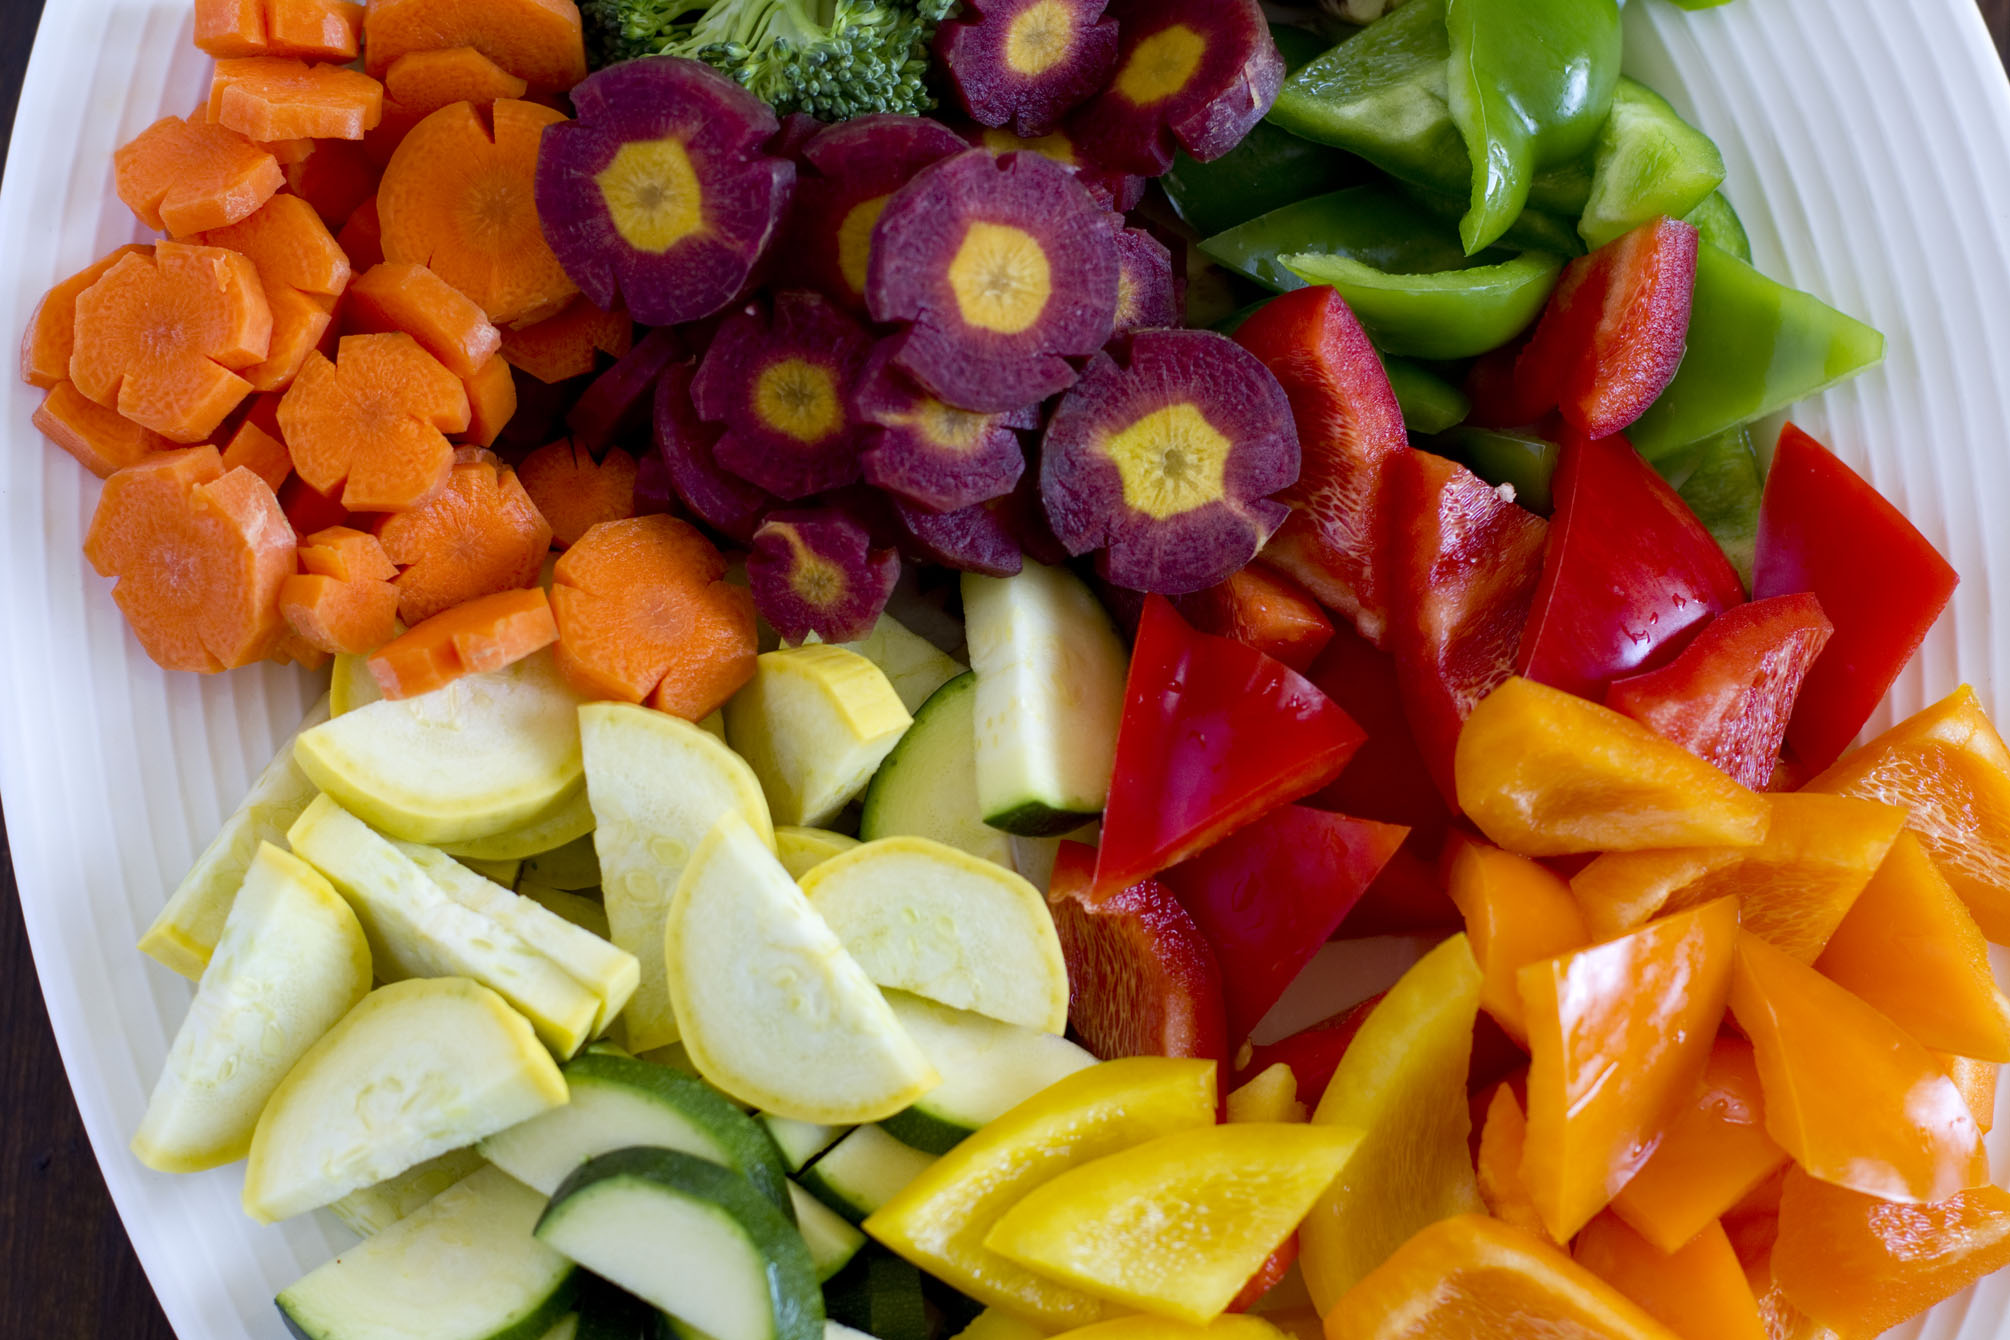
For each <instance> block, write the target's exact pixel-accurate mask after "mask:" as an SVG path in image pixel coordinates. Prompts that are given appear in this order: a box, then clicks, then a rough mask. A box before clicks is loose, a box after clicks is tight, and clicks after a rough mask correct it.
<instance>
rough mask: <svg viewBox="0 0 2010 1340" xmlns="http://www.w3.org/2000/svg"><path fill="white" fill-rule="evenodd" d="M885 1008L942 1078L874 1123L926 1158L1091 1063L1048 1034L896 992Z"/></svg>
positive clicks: (1092, 1060) (1078, 1049) (1078, 1050)
mask: <svg viewBox="0 0 2010 1340" xmlns="http://www.w3.org/2000/svg"><path fill="white" fill-rule="evenodd" d="M886 1003H887V1004H889V1005H891V1006H893V1014H894V1017H895V1018H896V1019H898V1020H900V1025H901V1027H902V1028H905V1029H906V1030H907V1035H908V1036H909V1037H911V1038H913V1039H914V1045H915V1046H917V1047H919V1048H921V1054H922V1055H924V1056H926V1057H927V1058H928V1060H929V1063H930V1064H931V1065H933V1066H934V1067H935V1068H936V1070H937V1071H938V1072H940V1073H941V1075H942V1083H941V1084H940V1085H938V1086H937V1087H935V1088H933V1089H931V1090H929V1091H928V1092H927V1093H925V1094H923V1095H922V1096H921V1097H920V1098H917V1099H916V1100H915V1102H914V1105H913V1106H912V1107H910V1108H908V1109H907V1110H906V1111H905V1112H896V1113H894V1114H893V1115H892V1116H890V1117H888V1118H887V1119H886V1120H885V1121H883V1122H881V1123H880V1125H881V1126H882V1127H884V1128H885V1130H886V1133H887V1134H889V1135H891V1136H893V1137H895V1138H896V1139H898V1140H899V1141H901V1142H902V1143H903V1144H908V1145H912V1146H913V1147H914V1148H916V1149H921V1150H926V1151H927V1152H928V1153H930V1154H947V1153H948V1152H949V1151H950V1150H952V1149H954V1148H955V1147H956V1146H957V1145H958V1144H960V1143H961V1142H962V1141H963V1140H964V1138H965V1137H967V1136H969V1135H970V1134H971V1133H972V1132H973V1131H975V1130H977V1128H978V1127H980V1126H982V1125H984V1124H985V1123H986V1122H989V1121H992V1120H994V1119H995V1118H997V1117H1000V1116H1003V1115H1004V1114H1005V1113H1006V1112H1008V1111H1010V1110H1011V1109H1013V1108H1015V1107H1017V1106H1018V1105H1019V1104H1021V1103H1023V1102H1025V1101H1026V1100H1027V1099H1028V1098H1031V1097H1032V1096H1033V1095H1034V1094H1036V1093H1038V1092H1040V1090H1042V1089H1044V1088H1046V1087H1047V1086H1048V1085H1049V1084H1052V1083H1054V1082H1055V1081H1056V1080H1060V1079H1064V1078H1066V1077H1067V1076H1069V1075H1072V1074H1074V1073H1075V1072H1076V1071H1077V1070H1086V1069H1088V1068H1089V1067H1090V1066H1092V1065H1094V1064H1095V1063H1096V1058H1095V1057H1094V1056H1092V1055H1090V1054H1089V1053H1088V1052H1087V1051H1085V1050H1084V1049H1083V1048H1081V1047H1078V1046H1076V1045H1075V1044H1074V1043H1072V1042H1070V1041H1068V1040H1067V1039H1066V1038H1064V1037H1057V1036H1055V1035H1054V1034H1052V1033H1042V1032H1040V1031H1038V1030H1037V1029H1032V1028H1022V1027H1020V1026H1018V1025H1017V1024H1008V1023H1004V1022H1002V1021H1001V1020H997V1019H989V1018H986V1017H985V1016H984V1015H981V1014H972V1013H970V1012H969V1011H967V1010H952V1009H950V1008H949V1007H948V1006H947V1005H938V1004H936V1003H935V1002H934V1001H932V1000H924V999H922V998H921V997H919V996H910V995H908V994H906V993H905V992H901V991H889V992H887V995H886Z"/></svg>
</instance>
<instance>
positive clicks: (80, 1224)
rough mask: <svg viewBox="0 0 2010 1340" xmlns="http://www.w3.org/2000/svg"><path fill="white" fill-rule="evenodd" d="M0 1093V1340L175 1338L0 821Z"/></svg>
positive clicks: (9, 5)
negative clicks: (38, 958)
mask: <svg viewBox="0 0 2010 1340" xmlns="http://www.w3.org/2000/svg"><path fill="white" fill-rule="evenodd" d="M1638 2H1640V3H1644V2H1645V0H1638ZM1751 2H1752V0H1747V3H1751ZM1977 3H1978V4H1980V5H1981V7H1982V12H1983V13H1984V14H1985V15H1986V16H1987V17H1988V19H1989V27H1990V30H1991V31H1992V32H1993V33H1995V35H1996V46H1997V49H1998V50H1999V51H2005V52H2006V53H2010V0H1977ZM41 10H42V0H0V143H4V141H5V137H6V134H7V132H8V131H9V130H11V128H12V126H13V122H14V100H15V97H16V96H17V95H18V94H19V92H20V88H21V74H22V71H23V69H24V68H25V67H26V65H27V63H28V49H29V47H30V46H31V45H32V43H33V41H34V37H35V23H36V20H37V18H38V16H39V15H40V14H41ZM9 338H12V337H11V336H9ZM0 1094H4V1095H5V1096H6V1106H5V1108H4V1116H0V1337H6V1340H15V1337H21V1338H22V1340H26V1338H27V1337H31V1336H34V1337H43V1336H46V1337H60V1336H74V1337H78V1338H79V1340H82V1338H83V1337H93V1338H94V1340H95V1338H96V1337H103V1340H175V1338H174V1332H173V1331H172V1330H171V1329H169V1327H168V1324H167V1319H166V1318H165V1317H163V1316H162V1315H161V1310H160V1306H159V1305H158V1304H157V1303H155V1302H154V1296H153V1291H152V1290H151V1289H150V1288H148V1286H147V1279H146V1275H145V1274H144V1273H142V1272H141V1270H140V1267H139V1262H138V1261H137V1260H135V1259H134V1257H133V1249H132V1246H131V1244H130V1243H129V1242H127V1240H126V1234H125V1230H124V1229H123V1228H122V1227H121V1226H120V1224H119V1216H118V1213H117V1212H116V1211H115V1210H113V1209H112V1203H111V1200H110V1199H109V1198H108V1197H107V1196H106V1195H105V1183H104V1179H103V1178H102V1177H100V1176H99V1174H98V1165H97V1160H96V1159H94V1158H93V1157H92V1155H91V1146H90V1143H89V1142H88V1141H87V1140H85V1138H84V1129H83V1127H82V1126H81V1125H80V1124H79V1123H78V1121H77V1108H76V1104H75V1103H74V1102H72V1101H71V1099H70V1086H69V1082H68V1081H67V1080H66V1079H64V1077H63V1063H62V1061H61V1060H59V1059H58V1058H57V1055H56V1043H55V1039H54V1038H53V1037H52V1036H51V1035H50V1032H49V1020H48V1016H47V1015H46V1014H45V1013H44V1012H43V1009H42V993H41V990H40V988H39V987H38V986H37V984H36V981H35V966H34V963H33V962H32V961H31V960H30V958H29V956H28V940H27V936H26V935H25V934H24V933H23V931H22V926H21V909H20V904H19V901H18V899H17V896H16V893H15V889H14V869H13V866H12V864H11V863H10V862H9V861H8V859H7V838H6V833H5V831H4V817H0ZM184 1340H202V1338H201V1337H198V1336H190V1337H184Z"/></svg>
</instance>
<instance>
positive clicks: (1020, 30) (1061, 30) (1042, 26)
mask: <svg viewBox="0 0 2010 1340" xmlns="http://www.w3.org/2000/svg"><path fill="white" fill-rule="evenodd" d="M1074 48H1075V16H1074V15H1073V14H1072V13H1071V12H1069V9H1068V7H1067V6H1066V5H1064V4H1062V3H1061V2H1060V0H1040V3H1039V4H1037V5H1034V6H1033V7H1032V8H1030V9H1028V10H1026V11H1025V12H1024V13H1022V14H1020V15H1019V17H1018V18H1016V19H1014V20H1012V26H1011V28H1010V29H1009V30H1007V32H1006V34H1005V63H1006V64H1007V65H1009V66H1011V67H1012V71H1013V73H1015V74H1023V75H1042V74H1045V73H1047V71H1049V70H1051V69H1053V68H1054V67H1055V66H1056V65H1059V64H1060V63H1061V62H1062V61H1064V60H1066V59H1067V58H1068V53H1069V52H1070V51H1072V50H1074Z"/></svg>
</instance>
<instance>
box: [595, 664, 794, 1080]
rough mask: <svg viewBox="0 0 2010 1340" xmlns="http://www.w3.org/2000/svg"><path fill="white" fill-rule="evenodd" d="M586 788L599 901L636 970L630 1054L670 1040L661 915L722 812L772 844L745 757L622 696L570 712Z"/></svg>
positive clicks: (672, 1024)
mask: <svg viewBox="0 0 2010 1340" xmlns="http://www.w3.org/2000/svg"><path fill="white" fill-rule="evenodd" d="M579 736H580V743H581V745H582V747H583V748H584V750H585V754H586V791H587V795H588V797H589V798H590V799H591V800H592V802H593V813H594V817H595V818H596V819H597V820H598V821H599V826H598V827H597V828H595V829H594V831H593V846H594V851H595V852H596V853H597V854H598V856H599V858H600V871H601V886H600V889H601V898H602V901H603V903H604V904H605V905H606V908H607V924H608V927H609V929H610V930H611V931H612V932H613V936H614V943H615V944H617V945H620V946H621V947H622V948H623V949H625V950H627V951H628V952H629V953H631V954H633V955H635V959H636V961H637V962H638V963H639V964H641V967H642V980H641V985H639V986H638V987H636V989H635V995H634V997H633V999H631V1000H630V1001H629V1002H628V1010H627V1013H626V1014H625V1015H623V1016H622V1024H623V1026H624V1027H625V1028H626V1029H627V1032H628V1046H629V1049H630V1050H631V1051H637V1052H646V1051H653V1050H655V1049H656V1048H658V1047H661V1046H664V1045H666V1044H668V1043H672V1042H675V1041H676V1040H677V1017H676V1015H675V1014H673V1013H672V1012H671V1009H670V984H669V982H668V980H667V978H666V976H665V972H664V964H663V922H664V918H665V916H667V915H668V913H669V910H670V895H671V894H672V893H674V892H676V889H677V879H678V877H679V876H680V875H682V874H683V873H684V864H685V862H687V861H688V860H690V859H691V853H692V851H693V850H695V849H696V848H697V846H698V844H699V843H700V842H702V841H703V840H704V838H705V835H706V834H707V833H710V832H711V831H712V828H713V826H714V825H715V824H717V823H718V822H719V820H720V819H721V818H722V817H723V816H725V815H727V814H735V815H738V816H739V817H740V818H742V819H743V820H745V821H746V823H747V824H748V825H749V826H750V827H751V828H752V830H753V831H754V833H755V834H756V835H757V836H758V838H759V840H760V841H761V842H762V843H763V844H764V845H766V846H768V847H771V848H772V847H773V845H774V829H773V827H772V826H771V825H770V823H769V820H768V804H767V801H766V800H764V799H763V798H762V796H761V784H760V782H759V781H758V780H757V779H756V778H755V776H754V774H753V771H752V770H751V769H749V768H748V767H747V764H746V762H745V761H744V760H743V759H741V758H740V757H739V756H738V755H736V754H734V753H733V751H732V750H730V749H728V748H726V746H725V745H724V744H722V743H720V742H719V740H717V739H716V738H714V737H713V736H711V735H708V734H707V733H706V732H704V731H702V730H700V729H698V727H696V726H693V725H692V724H691V723H690V722H688V721H679V720H678V719H677V718H676V717H673V716H669V715H667V714H665V713H662V712H656V711H651V710H650V709H649V708H646V707H637V706H634V705H632V704H629V703H594V704H592V705H591V706H587V707H582V708H581V709H580V710H579Z"/></svg>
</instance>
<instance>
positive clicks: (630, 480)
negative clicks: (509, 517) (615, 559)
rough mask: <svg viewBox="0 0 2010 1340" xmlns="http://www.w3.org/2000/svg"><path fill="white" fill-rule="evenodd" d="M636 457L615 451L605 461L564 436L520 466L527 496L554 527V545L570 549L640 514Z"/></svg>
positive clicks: (529, 456) (532, 454) (544, 447)
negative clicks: (607, 524) (606, 524)
mask: <svg viewBox="0 0 2010 1340" xmlns="http://www.w3.org/2000/svg"><path fill="white" fill-rule="evenodd" d="M635 473H636V464H635V458H634V457H633V456H630V455H629V454H628V453H627V452H625V451H623V450H622V449H621V448H619V447H610V448H608V451H607V456H606V459H604V460H600V461H595V460H594V459H593V454H592V453H591V452H589V451H587V450H586V449H585V448H584V447H582V446H580V445H578V444H577V443H575V442H574V441H573V440H572V439H571V438H565V437H562V438H560V439H559V440H558V441H556V442H552V443H549V444H547V445H545V446H542V447H539V448H538V449H537V450H536V451H533V452H532V453H531V454H530V455H528V456H526V457H525V458H524V462H523V464H522V465H520V466H518V467H517V474H518V476H519V477H520V478H521V479H522V480H523V487H524V492H526V493H528V494H530V500H531V501H532V502H534V503H536V504H537V510H538V511H540V512H542V513H544V519H545V520H546V521H549V522H550V523H551V538H552V542H553V543H554V544H556V545H557V546H558V547H559V548H561V549H565V548H569V547H571V546H572V545H575V544H578V543H579V541H580V539H581V538H582V537H583V536H584V535H585V534H586V532H587V531H589V530H592V529H593V528H594V527H595V526H597V525H599V524H600V523H601V522H603V521H624V520H626V519H627V518H629V517H632V516H634V515H635Z"/></svg>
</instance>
